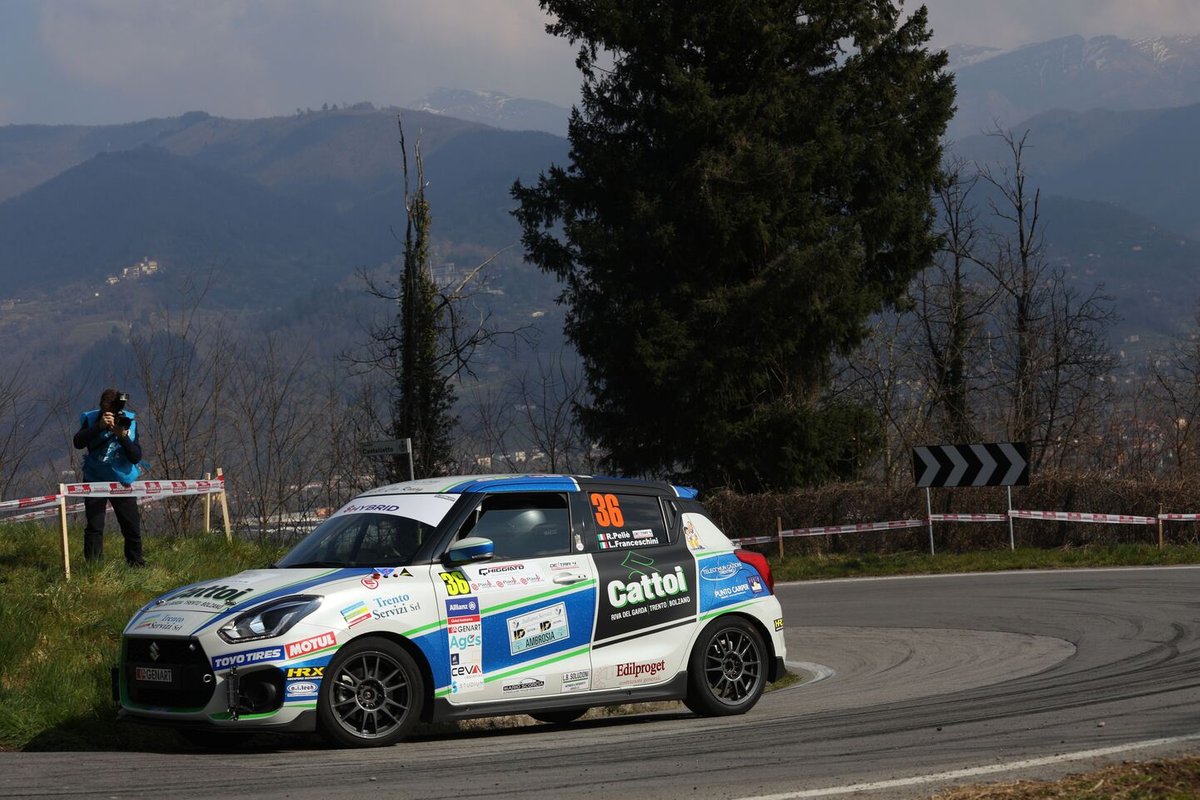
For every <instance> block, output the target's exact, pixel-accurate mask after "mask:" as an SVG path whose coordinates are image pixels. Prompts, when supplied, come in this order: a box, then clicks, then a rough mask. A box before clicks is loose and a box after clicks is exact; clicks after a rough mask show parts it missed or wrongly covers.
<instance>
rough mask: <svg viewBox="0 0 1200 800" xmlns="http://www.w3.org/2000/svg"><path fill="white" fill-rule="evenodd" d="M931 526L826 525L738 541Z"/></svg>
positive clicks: (900, 522) (909, 522)
mask: <svg viewBox="0 0 1200 800" xmlns="http://www.w3.org/2000/svg"><path fill="white" fill-rule="evenodd" d="M927 524H929V521H928V520H924V519H897V520H891V521H890V522H859V523H857V524H854V525H825V526H822V527H819V528H793V529H792V530H787V531H780V532H779V533H777V534H775V535H774V536H746V537H743V538H741V539H736V540H734V541H736V542H737V543H738V544H763V543H764V542H775V541H778V540H779V538H780V537H783V538H785V539H786V538H790V537H793V536H826V535H829V534H834V533H869V532H871V531H892V530H899V529H901V528H919V527H921V526H922V525H927Z"/></svg>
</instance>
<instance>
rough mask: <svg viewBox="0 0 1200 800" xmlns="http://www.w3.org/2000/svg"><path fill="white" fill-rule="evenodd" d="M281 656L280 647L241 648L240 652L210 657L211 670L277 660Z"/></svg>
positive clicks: (281, 649) (281, 650)
mask: <svg viewBox="0 0 1200 800" xmlns="http://www.w3.org/2000/svg"><path fill="white" fill-rule="evenodd" d="M282 658H283V648H281V647H260V648H258V649H257V650H243V651H242V652H240V653H229V654H227V655H223V656H213V657H212V668H213V671H216V670H221V669H229V668H230V667H245V666H249V665H250V664H259V663H262V662H264V661H279V660H280V659H282Z"/></svg>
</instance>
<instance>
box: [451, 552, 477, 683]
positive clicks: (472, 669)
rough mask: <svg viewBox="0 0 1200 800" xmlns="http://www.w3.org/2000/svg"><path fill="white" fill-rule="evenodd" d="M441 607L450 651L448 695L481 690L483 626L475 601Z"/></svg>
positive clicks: (456, 601)
mask: <svg viewBox="0 0 1200 800" xmlns="http://www.w3.org/2000/svg"><path fill="white" fill-rule="evenodd" d="M444 574H448V573H443V575H444ZM445 603H446V640H447V643H448V645H449V648H450V693H451V694H458V693H459V692H470V691H476V690H478V689H482V688H483V622H482V620H481V618H480V616H479V599H478V598H477V597H453V598H450V599H448V600H446V601H445Z"/></svg>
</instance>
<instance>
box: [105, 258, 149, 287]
mask: <svg viewBox="0 0 1200 800" xmlns="http://www.w3.org/2000/svg"><path fill="white" fill-rule="evenodd" d="M157 272H158V262H157V261H152V260H151V259H149V258H143V259H142V260H141V263H138V264H134V265H133V266H132V267H125V268H124V269H122V270H121V274H120V275H109V276H108V277H107V278H105V279H104V282H105V283H107V284H108V285H109V286H112V285H114V284H116V283H119V282H120V281H127V280H136V279H138V278H145V277H146V276H148V275H154V274H155V273H157Z"/></svg>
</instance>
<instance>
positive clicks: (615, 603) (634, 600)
mask: <svg viewBox="0 0 1200 800" xmlns="http://www.w3.org/2000/svg"><path fill="white" fill-rule="evenodd" d="M687 590H688V585H687V577H686V576H685V575H684V574H683V566H682V565H679V564H677V565H676V566H675V570H674V571H673V572H671V573H668V574H666V575H663V574H662V573H660V572H651V573H642V574H641V576H640V577H639V578H638V579H637V580H636V581H632V580H630V581H609V582H608V586H607V587H606V591H607V592H608V602H609V603H610V604H611V605H612V607H613V608H624V607H626V606H636V605H639V604H641V603H648V602H650V601H652V600H658V599H663V598H668V597H674V596H675V595H678V594H680V593H684V592H687Z"/></svg>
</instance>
